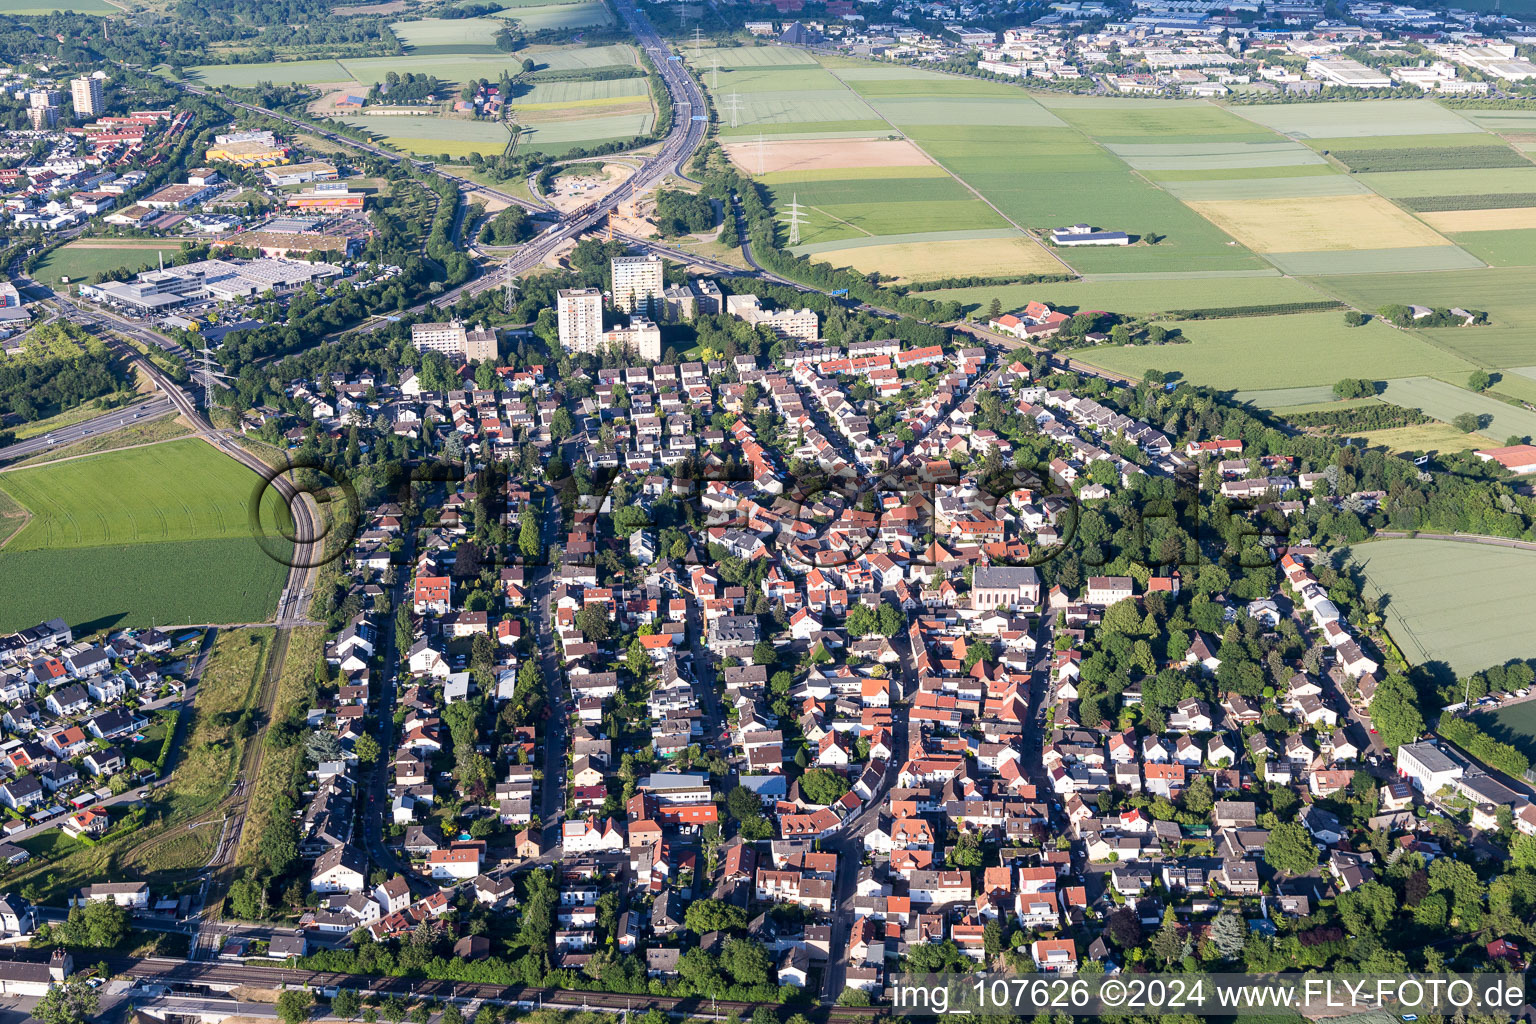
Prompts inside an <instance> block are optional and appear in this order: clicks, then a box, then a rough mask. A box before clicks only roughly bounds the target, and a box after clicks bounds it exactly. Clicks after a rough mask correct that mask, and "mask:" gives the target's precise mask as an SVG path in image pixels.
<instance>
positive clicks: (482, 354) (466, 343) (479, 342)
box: [411, 320, 496, 363]
mask: <svg viewBox="0 0 1536 1024" xmlns="http://www.w3.org/2000/svg"><path fill="white" fill-rule="evenodd" d="M411 344H412V345H414V346H416V351H418V352H441V353H442V354H443V355H445V356H453V357H456V358H459V359H463V360H464V361H465V362H469V363H475V362H482V361H484V360H487V359H491V360H494V359H495V358H496V331H495V330H494V329H492V328H487V327H486V326H484V325H483V324H482V325H481V326H479V327H465V326H464V324H463V322H462V321H459V320H454V321H452V322H450V323H446V324H412V325H411Z"/></svg>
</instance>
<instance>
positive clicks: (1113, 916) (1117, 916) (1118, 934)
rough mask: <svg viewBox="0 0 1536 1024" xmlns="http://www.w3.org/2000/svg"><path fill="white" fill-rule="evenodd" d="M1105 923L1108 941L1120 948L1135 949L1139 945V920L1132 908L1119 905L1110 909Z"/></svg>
mask: <svg viewBox="0 0 1536 1024" xmlns="http://www.w3.org/2000/svg"><path fill="white" fill-rule="evenodd" d="M1106 923H1107V924H1108V926H1109V939H1110V941H1111V942H1113V943H1114V944H1115V945H1117V946H1119V947H1120V948H1121V949H1135V948H1136V947H1137V946H1139V945H1141V922H1140V921H1139V920H1138V919H1137V917H1136V912H1135V911H1134V910H1131V909H1129V908H1127V907H1121V908H1120V909H1118V910H1115V911H1111V912H1110V915H1109V918H1108V920H1107V921H1106Z"/></svg>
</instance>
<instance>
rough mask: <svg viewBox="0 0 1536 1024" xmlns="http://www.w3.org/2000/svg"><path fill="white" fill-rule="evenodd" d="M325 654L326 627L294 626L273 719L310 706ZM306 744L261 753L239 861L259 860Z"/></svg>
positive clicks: (286, 717) (299, 712)
mask: <svg viewBox="0 0 1536 1024" xmlns="http://www.w3.org/2000/svg"><path fill="white" fill-rule="evenodd" d="M324 654H325V630H324V629H323V628H322V627H319V626H307V627H304V628H302V629H295V630H294V631H293V632H292V633H290V634H289V636H288V653H287V655H286V656H285V657H284V659H283V673H282V675H281V676H280V677H279V678H278V682H277V693H276V696H275V697H274V698H273V701H272V708H271V711H270V715H269V717H270V719H271V721H272V722H274V723H275V722H287V721H292V720H294V719H295V718H296V717H297V718H302V717H303V714H304V710H305V708H307V707H308V706H309V703H308V702H309V700H310V691H311V687H312V686H313V684H314V679H315V666H316V665H317V664H318V663H319V660H320V658H321V657H323V656H324ZM303 758H304V744H302V743H293V744H291V745H289V746H287V747H276V746H273V745H272V744H268V746H267V749H266V750H265V751H264V752H263V753H262V757H261V768H260V770H259V771H258V772H257V775H256V782H255V789H254V790H253V791H252V793H251V802H250V805H249V809H248V810H247V812H246V813H247V815H248V819H247V821H246V826H245V831H244V832H242V833H241V836H240V849H239V852H238V853H237V855H236V863H238V864H240V865H242V866H248V865H251V864H253V863H255V862H256V859H257V855H258V853H259V850H260V843H261V837H262V835H263V834H264V832H265V831H266V825H267V819H268V817H269V816H270V814H271V811H272V808H273V807H274V806H275V804H276V802H277V796H278V794H280V793H290V792H291V791H292V787H293V785H294V781H295V779H294V776H295V773H296V772H297V771H298V770H299V768H300V767H301V765H302V761H303Z"/></svg>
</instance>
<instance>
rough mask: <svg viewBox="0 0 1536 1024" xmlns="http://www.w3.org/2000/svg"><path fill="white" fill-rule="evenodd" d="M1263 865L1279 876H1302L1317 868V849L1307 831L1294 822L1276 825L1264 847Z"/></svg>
mask: <svg viewBox="0 0 1536 1024" xmlns="http://www.w3.org/2000/svg"><path fill="white" fill-rule="evenodd" d="M1264 863H1266V864H1268V865H1269V866H1270V867H1272V868H1274V869H1275V870H1276V871H1278V872H1280V873H1281V874H1286V875H1304V874H1306V873H1307V872H1308V871H1311V870H1312V869H1313V868H1315V867H1317V847H1315V846H1313V845H1312V837H1311V836H1309V835H1308V834H1307V830H1306V829H1304V828H1302V827H1301V826H1300V825H1298V824H1296V823H1295V822H1287V823H1285V824H1283V825H1276V826H1275V827H1274V829H1272V830H1271V831H1270V833H1269V844H1268V845H1267V846H1265V847H1264Z"/></svg>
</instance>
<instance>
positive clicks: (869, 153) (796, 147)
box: [725, 139, 933, 174]
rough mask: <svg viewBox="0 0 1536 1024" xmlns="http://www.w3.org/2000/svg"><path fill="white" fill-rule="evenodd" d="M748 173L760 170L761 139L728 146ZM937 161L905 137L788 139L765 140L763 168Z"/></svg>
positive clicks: (815, 168) (769, 170)
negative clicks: (779, 140)
mask: <svg viewBox="0 0 1536 1024" xmlns="http://www.w3.org/2000/svg"><path fill="white" fill-rule="evenodd" d="M725 152H726V154H727V155H728V156H729V157H730V158H731V161H732V162H733V163H735V164H736V166H737V167H740V168H741V169H742V171H744V172H746V173H747V174H755V173H757V171H758V143H756V142H735V143H732V144H730V145H728V146H726V147H725ZM932 162H933V161H931V160H929V159H928V155H927V154H926V153H924V152H923V151H922V150H920V149H918V148H917V147H916V146H914V145H912V143H910V142H908V141H907V140H905V139H786V140H784V141H781V142H767V141H765V142H763V143H762V171H763V173H765V174H772V173H773V172H774V171H820V170H827V169H830V168H836V167H925V166H927V165H928V164H931V163H932Z"/></svg>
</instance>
